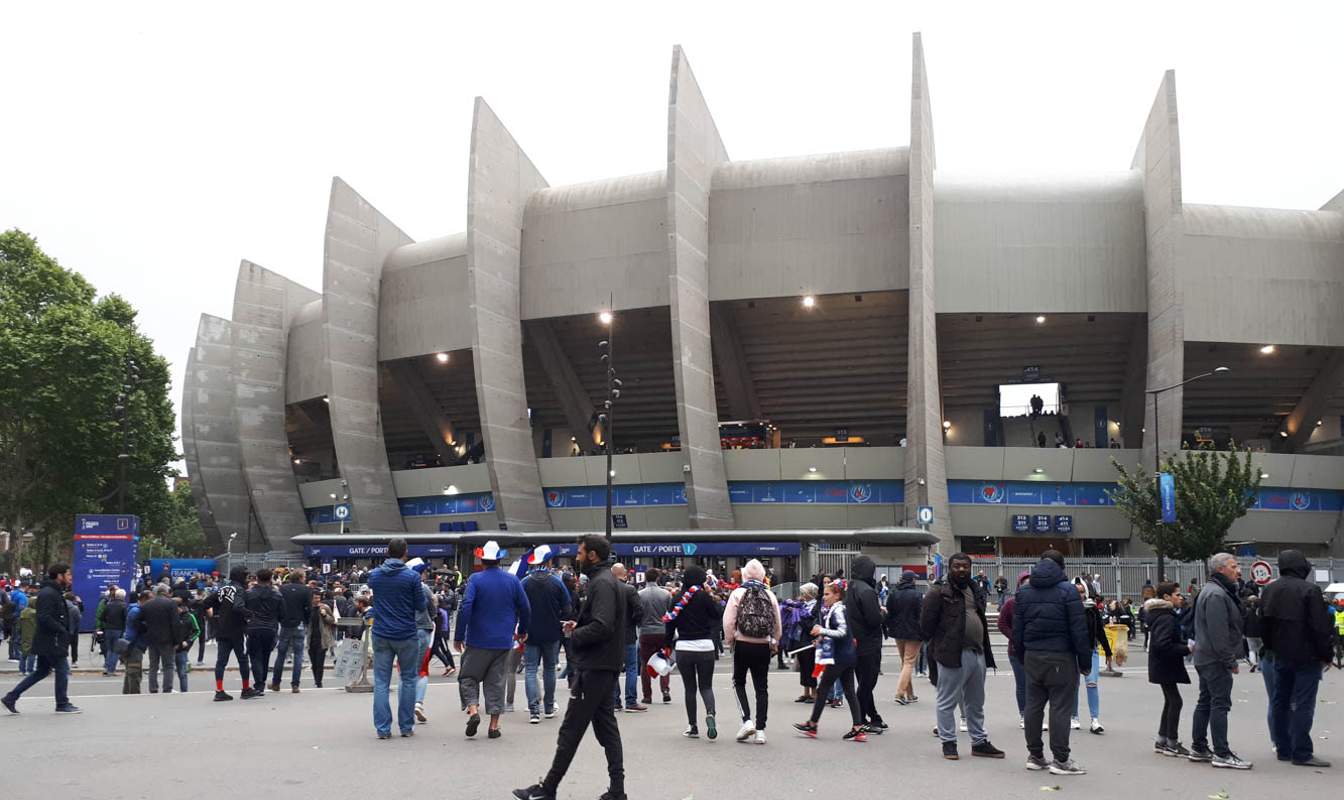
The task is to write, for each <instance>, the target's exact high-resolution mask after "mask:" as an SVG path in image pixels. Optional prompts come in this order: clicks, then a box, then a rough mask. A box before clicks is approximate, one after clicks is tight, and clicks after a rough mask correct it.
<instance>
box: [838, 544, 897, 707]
mask: <svg viewBox="0 0 1344 800" xmlns="http://www.w3.org/2000/svg"><path fill="white" fill-rule="evenodd" d="M876 571H877V565H876V564H874V563H873V560H872V559H871V558H869V557H868V556H859V557H858V558H856V559H854V561H853V562H852V563H851V564H850V568H849V572H850V575H851V576H852V578H853V579H852V580H851V581H850V582H849V585H848V586H847V587H846V588H845V619H846V620H847V621H848V622H849V632H850V635H851V636H853V637H854V640H855V641H856V642H858V649H857V651H856V653H857V655H858V661H857V662H856V663H855V664H854V675H855V677H856V678H857V679H858V685H857V686H856V687H855V688H856V693H857V695H858V699H859V710H860V712H861V713H862V715H863V720H864V723H865V724H866V726H867V729H868V732H869V733H882V732H883V731H885V730H886V729H887V723H885V722H883V721H882V715H881V714H879V713H877V702H876V701H875V700H874V699H873V687H875V686H877V674H878V672H879V671H880V670H881V668H882V604H881V602H880V601H879V600H878V598H877V589H876V586H875V584H874V581H873V574H874V573H875V572H876Z"/></svg>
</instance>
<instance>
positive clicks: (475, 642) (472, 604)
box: [453, 541, 532, 739]
mask: <svg viewBox="0 0 1344 800" xmlns="http://www.w3.org/2000/svg"><path fill="white" fill-rule="evenodd" d="M476 555H477V557H478V558H480V559H481V566H482V569H481V571H480V572H478V573H476V574H475V575H472V576H471V580H469V581H467V592H466V595H465V596H464V597H463V598H462V606H461V608H459V609H458V612H457V631H456V632H455V633H454V635H453V643H454V646H455V647H456V648H457V651H458V652H459V653H460V652H462V651H463V643H464V642H465V644H466V646H467V648H468V649H467V651H466V655H464V656H462V669H461V671H460V672H459V673H458V691H459V693H460V694H461V697H462V707H463V708H464V709H465V710H466V712H467V714H468V718H467V736H469V737H470V736H475V735H476V729H477V728H479V727H480V724H481V715H480V696H481V689H482V687H484V689H485V712H486V713H487V714H489V715H490V732H489V737H490V738H491V739H498V738H499V737H500V732H499V715H500V714H501V713H503V711H504V689H505V686H504V681H505V673H506V672H507V671H508V670H507V668H506V667H507V664H508V660H509V651H510V650H511V649H512V648H513V647H514V641H515V640H516V641H517V642H519V643H525V642H526V641H527V626H528V623H529V622H530V621H531V616H532V607H531V606H530V605H528V602H527V594H526V593H525V592H524V591H523V584H522V582H521V581H519V580H518V579H517V578H515V577H514V576H513V575H511V574H509V573H507V572H505V571H504V570H502V569H500V568H499V561H500V559H501V558H504V557H505V556H507V555H508V553H507V552H506V551H504V550H501V549H500V547H499V543H498V542H495V541H489V542H486V543H485V546H484V547H481V548H479V549H477V551H476ZM508 678H509V679H510V680H512V679H513V676H512V675H509V676H508Z"/></svg>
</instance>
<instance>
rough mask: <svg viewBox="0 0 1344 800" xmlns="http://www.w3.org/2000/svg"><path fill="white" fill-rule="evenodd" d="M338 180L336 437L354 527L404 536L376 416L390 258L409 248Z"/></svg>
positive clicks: (332, 278)
mask: <svg viewBox="0 0 1344 800" xmlns="http://www.w3.org/2000/svg"><path fill="white" fill-rule="evenodd" d="M411 241H412V240H411V237H409V236H407V235H406V234H405V233H403V232H402V231H401V229H399V228H398V227H397V226H395V225H393V224H392V223H391V222H390V221H389V220H388V219H387V217H384V216H383V215H382V214H380V213H379V212H378V209H376V208H374V207H373V206H371V205H369V203H368V202H367V201H366V200H365V199H364V198H362V197H360V196H359V194H357V193H356V192H355V190H354V189H352V188H350V186H349V185H347V184H346V183H345V181H343V180H341V179H340V178H333V179H332V182H331V202H330V205H329V206H328V208H327V234H326V248H325V252H324V257H323V265H322V266H323V270H322V297H323V303H322V330H323V335H324V336H325V338H326V345H327V353H326V366H327V370H328V372H329V374H330V375H331V391H330V393H329V394H328V398H329V399H330V401H331V402H330V408H331V434H332V439H333V440H334V442H335V445H336V460H337V461H338V462H339V463H340V465H341V477H342V478H344V479H345V480H346V482H347V483H348V484H349V486H348V492H349V494H350V504H351V506H352V507H353V511H354V513H353V515H352V516H353V520H352V522H351V524H350V525H349V526H347V527H353V528H355V529H357V530H365V531H392V532H400V531H403V530H405V526H404V525H403V524H402V521H401V507H400V505H399V504H398V503H397V492H396V489H395V488H394V487H393V485H392V470H391V469H390V468H389V467H388V464H387V447H386V445H384V444H383V426H382V423H381V421H380V419H379V408H378V292H379V288H380V283H381V279H382V273H383V262H384V260H386V258H387V255H388V253H391V252H392V251H393V250H395V249H396V248H398V247H401V246H402V245H405V244H410V243H411Z"/></svg>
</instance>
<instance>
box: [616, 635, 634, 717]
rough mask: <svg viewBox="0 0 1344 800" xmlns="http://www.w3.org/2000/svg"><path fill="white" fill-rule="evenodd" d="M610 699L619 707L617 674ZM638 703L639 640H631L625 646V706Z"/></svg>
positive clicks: (619, 695)
mask: <svg viewBox="0 0 1344 800" xmlns="http://www.w3.org/2000/svg"><path fill="white" fill-rule="evenodd" d="M611 696H612V699H613V700H614V701H615V702H616V707H617V708H620V707H621V681H620V680H619V674H618V676H617V681H616V685H615V686H614V687H612V690H611ZM637 705H639V642H631V643H630V644H627V645H626V646H625V706H626V708H629V707H631V706H637Z"/></svg>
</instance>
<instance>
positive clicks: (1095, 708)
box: [1073, 650, 1101, 719]
mask: <svg viewBox="0 0 1344 800" xmlns="http://www.w3.org/2000/svg"><path fill="white" fill-rule="evenodd" d="M1083 680H1084V681H1086V685H1087V711H1088V713H1089V714H1091V715H1092V719H1097V718H1098V717H1100V716H1101V688H1100V687H1099V686H1097V682H1098V681H1100V680H1101V656H1100V655H1099V654H1098V653H1097V651H1096V650H1093V651H1092V671H1091V672H1089V673H1087V676H1086V677H1085V678H1083ZM1073 718H1074V719H1078V701H1077V700H1076V699H1075V700H1074V703H1073Z"/></svg>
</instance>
